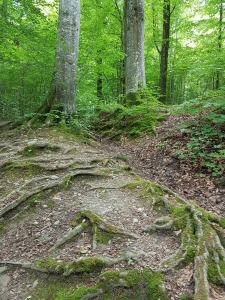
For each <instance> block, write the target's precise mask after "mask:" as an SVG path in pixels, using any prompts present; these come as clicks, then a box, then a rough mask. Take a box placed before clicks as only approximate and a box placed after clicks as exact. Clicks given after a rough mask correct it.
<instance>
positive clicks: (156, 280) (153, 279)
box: [143, 270, 169, 300]
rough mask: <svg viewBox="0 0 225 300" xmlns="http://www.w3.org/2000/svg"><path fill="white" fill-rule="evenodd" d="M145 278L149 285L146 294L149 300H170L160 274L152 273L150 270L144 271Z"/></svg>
mask: <svg viewBox="0 0 225 300" xmlns="http://www.w3.org/2000/svg"><path fill="white" fill-rule="evenodd" d="M143 277H144V279H145V281H146V283H147V286H146V292H147V295H148V297H149V298H148V299H152V300H158V299H160V300H169V297H168V295H167V293H166V290H164V288H162V286H163V275H162V274H161V273H160V272H155V273H153V272H151V271H150V270H144V272H143Z"/></svg>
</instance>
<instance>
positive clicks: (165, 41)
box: [159, 0, 171, 103]
mask: <svg viewBox="0 0 225 300" xmlns="http://www.w3.org/2000/svg"><path fill="white" fill-rule="evenodd" d="M170 16H171V12H170V0H164V6H163V34H162V49H161V51H160V79H159V88H160V101H162V102H163V103H165V102H166V90H167V89H166V86H167V70H168V56H169V38H170Z"/></svg>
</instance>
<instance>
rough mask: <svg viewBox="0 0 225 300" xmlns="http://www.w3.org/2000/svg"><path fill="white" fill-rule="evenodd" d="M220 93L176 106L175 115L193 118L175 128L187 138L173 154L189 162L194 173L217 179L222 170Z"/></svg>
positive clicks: (224, 122) (224, 138)
mask: <svg viewBox="0 0 225 300" xmlns="http://www.w3.org/2000/svg"><path fill="white" fill-rule="evenodd" d="M224 96H225V94H224V92H223V91H216V92H215V93H209V94H208V95H206V97H205V98H197V99H194V100H192V101H189V102H188V103H184V104H182V105H180V106H179V107H178V110H177V111H178V112H181V111H182V112H188V113H190V114H192V115H195V118H194V119H193V120H191V121H188V122H185V123H183V124H181V125H180V126H179V129H180V130H181V131H182V132H183V134H184V135H186V136H187V142H186V144H185V145H184V146H181V147H178V149H177V150H176V155H177V157H178V158H179V159H181V160H189V161H191V162H192V163H193V164H194V165H195V166H196V168H198V170H202V169H203V170H206V171H209V172H212V175H213V176H218V175H221V174H223V173H224V171H225V117H224V112H225V103H224V100H223V99H224Z"/></svg>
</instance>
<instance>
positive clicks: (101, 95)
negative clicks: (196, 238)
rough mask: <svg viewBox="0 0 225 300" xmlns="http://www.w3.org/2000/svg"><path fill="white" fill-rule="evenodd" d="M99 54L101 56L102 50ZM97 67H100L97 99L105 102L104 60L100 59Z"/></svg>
mask: <svg viewBox="0 0 225 300" xmlns="http://www.w3.org/2000/svg"><path fill="white" fill-rule="evenodd" d="M98 54H99V55H100V56H101V50H100V51H98ZM97 65H98V67H99V69H98V72H97V97H98V100H99V101H101V100H103V91H102V88H103V74H102V70H101V68H102V58H101V57H98V59H97Z"/></svg>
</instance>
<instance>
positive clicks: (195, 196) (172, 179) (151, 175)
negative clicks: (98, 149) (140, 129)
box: [102, 115, 225, 217]
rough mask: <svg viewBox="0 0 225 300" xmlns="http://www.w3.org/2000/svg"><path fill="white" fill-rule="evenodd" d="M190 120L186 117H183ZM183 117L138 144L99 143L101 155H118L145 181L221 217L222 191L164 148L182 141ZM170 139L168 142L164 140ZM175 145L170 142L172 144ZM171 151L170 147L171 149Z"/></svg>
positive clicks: (224, 208)
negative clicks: (170, 190)
mask: <svg viewBox="0 0 225 300" xmlns="http://www.w3.org/2000/svg"><path fill="white" fill-rule="evenodd" d="M186 118H187V119H188V118H190V117H189V116H188V117H186ZM186 118H185V116H174V115H171V116H169V117H168V118H167V120H166V121H165V122H163V123H161V124H160V125H159V126H158V127H157V135H156V136H153V137H151V138H150V137H146V136H145V137H143V138H141V139H138V140H136V141H135V140H133V141H131V140H129V139H126V138H123V139H122V141H121V142H116V143H115V142H110V143H109V141H107V139H102V144H103V148H104V150H105V151H111V152H121V153H123V155H125V156H126V157H127V158H128V161H129V164H130V165H131V166H132V168H133V169H134V171H135V172H136V173H137V174H138V175H139V176H141V177H142V178H145V179H147V180H150V181H153V182H157V183H159V184H162V185H164V186H166V187H168V188H170V189H172V190H173V191H175V192H176V193H177V194H179V195H180V196H182V197H184V198H185V199H189V200H194V201H196V202H197V203H198V205H200V206H201V207H203V208H204V209H207V210H210V211H213V212H215V213H216V214H219V215H222V216H224V217H225V202H224V198H225V189H224V187H222V186H217V185H215V184H214V178H213V177H212V176H210V175H209V174H207V173H204V174H201V176H200V175H199V173H198V172H196V170H195V169H193V165H191V164H190V165H188V164H187V163H180V162H179V161H178V160H176V159H175V158H174V157H173V156H171V152H172V149H170V150H171V151H170V152H169V153H167V151H168V148H169V147H168V146H167V147H166V150H164V148H163V147H162V145H163V144H165V143H168V145H170V144H172V143H173V144H174V143H175V142H176V141H179V140H182V138H183V137H182V135H181V134H180V132H179V131H178V130H177V125H178V124H180V123H183V122H184V121H185V120H186ZM168 136H170V137H172V138H171V139H170V140H168V139H167V137H168ZM173 140H174V141H175V142H174V141H173ZM171 148H172V145H171Z"/></svg>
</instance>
